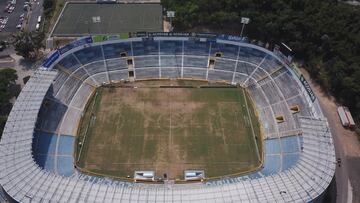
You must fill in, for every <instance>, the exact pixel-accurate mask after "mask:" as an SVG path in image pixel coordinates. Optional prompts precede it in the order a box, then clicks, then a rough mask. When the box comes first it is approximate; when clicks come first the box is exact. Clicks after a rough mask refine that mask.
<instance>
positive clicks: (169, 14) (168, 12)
mask: <svg viewBox="0 0 360 203" xmlns="http://www.w3.org/2000/svg"><path fill="white" fill-rule="evenodd" d="M166 16H167V17H168V18H169V19H170V32H172V31H173V29H174V27H173V26H172V19H173V18H175V11H167V12H166Z"/></svg>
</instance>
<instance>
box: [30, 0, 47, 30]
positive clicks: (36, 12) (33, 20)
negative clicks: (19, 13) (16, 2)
mask: <svg viewBox="0 0 360 203" xmlns="http://www.w3.org/2000/svg"><path fill="white" fill-rule="evenodd" d="M32 2H33V3H32V6H31V11H30V17H29V20H28V27H27V28H28V30H29V31H34V30H36V24H37V22H38V17H39V16H41V15H42V13H43V6H42V5H43V2H44V0H32ZM43 20H44V19H43V16H42V22H43Z"/></svg>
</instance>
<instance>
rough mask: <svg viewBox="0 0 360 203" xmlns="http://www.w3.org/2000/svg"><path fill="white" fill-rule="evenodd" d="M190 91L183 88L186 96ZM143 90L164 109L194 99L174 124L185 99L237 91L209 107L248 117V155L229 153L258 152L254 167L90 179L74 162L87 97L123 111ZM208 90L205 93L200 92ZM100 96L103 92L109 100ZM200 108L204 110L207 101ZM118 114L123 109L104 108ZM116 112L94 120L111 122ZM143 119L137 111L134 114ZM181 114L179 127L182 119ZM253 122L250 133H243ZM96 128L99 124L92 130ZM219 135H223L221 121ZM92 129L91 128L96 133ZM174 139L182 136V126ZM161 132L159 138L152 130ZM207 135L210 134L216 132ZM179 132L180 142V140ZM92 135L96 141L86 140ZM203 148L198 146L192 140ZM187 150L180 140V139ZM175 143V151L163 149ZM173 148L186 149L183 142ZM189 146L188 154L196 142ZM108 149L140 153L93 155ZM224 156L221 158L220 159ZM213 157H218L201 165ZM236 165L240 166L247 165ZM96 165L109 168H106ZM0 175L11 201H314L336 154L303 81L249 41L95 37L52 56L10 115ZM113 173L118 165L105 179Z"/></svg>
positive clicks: (184, 35) (155, 35)
mask: <svg viewBox="0 0 360 203" xmlns="http://www.w3.org/2000/svg"><path fill="white" fill-rule="evenodd" d="M183 81H185V82H183ZM189 83H190V84H191V88H189V87H185V86H186V85H188V84H189ZM198 83H200V85H199V84H198ZM144 84H145V86H146V87H148V86H149V84H155V86H157V87H158V88H154V89H155V90H152V91H151V93H153V92H154V91H158V92H159V91H160V93H161V96H160V97H157V99H156V101H154V103H156V102H162V100H169V101H170V102H168V103H166V104H169V103H172V101H175V99H174V98H179V97H180V96H183V95H186V94H190V93H187V92H185V91H191V95H192V96H193V97H191V98H192V99H193V100H181V102H179V101H177V100H176V102H177V103H179V104H181V106H180V105H179V106H178V107H176V108H175V107H174V108H170V107H169V109H172V110H176V112H175V114H174V116H173V117H171V116H170V118H177V117H175V115H178V114H179V115H180V113H178V114H176V113H177V112H179V111H183V107H184V108H185V107H187V105H186V104H187V102H189V101H191V102H193V103H194V105H193V106H197V105H198V104H197V103H196V102H194V101H197V100H196V98H199V97H200V99H201V97H203V96H199V97H196V94H200V95H203V94H204V93H203V91H204V90H208V91H210V93H209V94H207V95H205V96H206V98H209V97H211V95H210V94H215V95H216V96H218V95H225V96H224V98H225V97H226V98H227V96H229V95H230V96H229V97H232V95H234V94H232V93H231V94H230V93H228V94H225V93H224V92H226V91H229V92H233V91H236V92H237V94H236V95H240V93H238V92H242V91H243V92H244V93H243V94H241V95H242V96H240V97H241V98H242V100H243V101H244V102H236V101H239V100H231V101H230V102H229V101H227V100H226V101H225V99H224V101H225V102H224V101H223V100H221V101H219V102H218V103H217V104H214V105H219V104H222V103H226V104H229V105H230V104H231V105H230V106H221V108H215V107H214V109H216V112H217V113H216V115H217V116H218V114H221V112H226V111H227V112H231V110H232V109H234V110H233V111H234V112H235V113H234V114H231V115H232V116H228V118H230V119H231V118H235V116H239V114H244V115H247V116H248V117H246V116H244V121H243V122H244V126H247V127H246V128H245V129H246V130H247V131H246V132H251V131H249V126H251V128H252V132H253V133H244V135H246V136H248V137H249V140H250V141H249V143H252V145H251V147H248V148H249V149H252V150H251V151H252V152H242V151H239V148H236V149H234V150H229V151H234V152H238V153H239V154H238V155H239V157H242V156H241V153H248V154H247V156H246V157H245V158H248V157H249V156H250V154H254V153H255V156H254V157H255V158H256V157H257V159H250V158H248V159H241V160H240V158H239V157H237V156H235V158H239V159H234V160H238V161H239V160H240V161H241V162H243V161H244V160H250V161H253V160H256V161H254V162H253V163H254V164H253V167H250V168H249V167H242V166H243V165H241V166H238V167H235V169H234V171H236V170H238V169H239V168H242V169H241V170H240V171H239V173H235V172H234V171H230V170H229V171H225V172H224V171H221V172H214V173H213V174H214V175H211V174H210V175H209V177H207V171H208V170H209V171H211V167H210V168H208V167H206V166H207V165H209V164H204V165H186V164H185V165H183V168H180V169H181V171H182V170H191V169H194V170H197V169H198V170H205V178H204V179H202V181H196V182H193V181H190V182H189V181H184V180H179V179H183V178H184V177H181V176H179V173H174V175H172V173H171V172H170V173H169V177H170V178H171V180H168V181H161V182H156V181H154V182H153V181H150V182H146V183H145V182H135V181H133V178H134V177H124V178H119V177H123V176H126V175H127V174H128V173H130V172H127V173H121V171H120V172H117V173H114V172H113V171H107V172H106V173H105V172H103V171H104V168H101V167H100V168H99V167H95V169H97V170H91V167H90V169H89V168H84V165H86V164H84V165H82V164H79V162H78V158H79V150H80V149H81V146H82V145H83V146H86V145H85V143H87V142H86V139H84V136H83V135H89V134H91V133H85V134H81V132H83V131H84V127H83V126H87V125H86V123H89V122H90V123H91V122H92V121H88V122H86V117H87V116H86V115H87V114H89V115H90V114H91V115H92V114H93V113H92V112H91V113H88V112H89V111H88V109H89V108H90V107H91V106H96V105H95V104H93V103H96V98H95V99H94V97H95V96H94V95H97V93H96V92H97V91H98V90H99V89H101V88H103V89H104V90H103V93H101V94H102V97H97V98H100V99H99V100H101V102H100V103H102V102H103V99H104V98H105V99H106V97H111V96H112V95H114V94H116V95H117V96H116V97H115V96H114V97H113V98H110V99H107V101H111V100H112V99H113V100H114V101H115V103H116V105H119V103H120V104H121V103H122V102H129V103H131V102H132V101H138V100H126V99H128V98H129V97H131V96H134V95H131V94H134V93H133V92H135V93H136V95H135V96H138V94H143V92H141V91H145V90H146V89H145V88H142V87H141V85H144ZM184 84H185V85H184ZM194 84H196V85H194ZM207 85H209V86H213V87H214V88H212V87H206V88H202V87H203V86H207ZM194 86H196V87H195V88H194ZM225 86H226V87H225ZM159 87H165V88H159ZM174 87H175V88H174ZM106 88H107V89H106ZM218 88H219V89H218ZM143 89H145V90H143ZM183 89H186V90H183ZM175 90H176V91H175ZM216 90H217V92H216ZM105 91H108V92H110V93H108V95H107V96H106V95H105V94H104V92H105ZM126 91H131V92H132V93H131V92H130V93H126ZM114 92H115V93H114ZM123 92H124V93H123ZM169 92H172V93H171V94H170V93H169ZM176 92H180V93H179V94H177V93H176ZM184 92H185V93H184ZM214 92H215V93H214ZM218 92H220V93H218ZM160 93H159V94H160ZM122 94H125V96H122V97H121V99H119V97H120V96H118V95H122ZM194 94H195V96H194ZM128 95H130V96H128ZM179 95H180V96H179ZM246 95H248V96H246ZM135 96H134V97H135ZM205 96H204V97H205ZM159 98H160V99H159ZM194 98H195V99H194ZM170 99H174V100H170ZM93 101H95V102H93ZM141 101H143V100H141ZM200 102H202V103H206V102H205V101H204V100H200ZM144 103H145V101H144ZM91 104H93V105H91ZM105 104H108V103H105ZM236 105H241V107H237V106H236ZM244 105H245V107H244ZM252 105H253V108H252V107H251V106H252ZM134 106H135V104H134ZM144 106H145V105H144ZM189 106H190V105H189ZM198 106H199V105H198ZM242 107H244V110H243V109H242ZM99 108H102V106H101V105H100V107H99ZM115 108H121V106H115V107H114V108H113V109H115ZM134 108H135V107H134ZM152 108H154V106H152ZM187 108H190V107H187ZM229 108H230V109H229ZM237 108H238V109H237ZM113 109H110V110H108V111H105V110H104V111H103V112H105V113H104V114H111V112H112V111H113ZM209 109H210V108H209ZM142 110H146V109H145V108H144V107H143V108H142ZM191 110H192V112H197V110H198V109H195V110H194V109H190V110H189V111H191ZM184 111H185V110H184ZM214 111H215V110H214ZM123 112H124V111H120V113H123ZM166 112H167V111H166ZM236 112H238V113H239V114H237V113H236ZM224 114H225V113H224ZM96 115H99V114H96ZM128 115H130V114H126V115H125V118H124V119H125V120H126V116H128ZM144 115H145V114H144ZM148 115H149V114H146V116H148ZM181 115H184V116H185V118H187V117H186V116H187V115H188V114H186V113H184V114H181ZM191 115H193V114H191ZM229 115H230V114H229ZM251 115H252V116H251ZM241 116H243V115H241ZM221 118H225V117H221ZM132 119H136V120H132ZM211 119H212V118H211ZM252 119H253V121H254V122H253V124H249V122H250V123H251V120H252ZM90 120H91V119H90ZM99 120H101V119H99ZM128 120H129V122H130V121H132V122H131V123H132V124H131V125H129V126H127V128H129V129H135V128H136V127H134V126H136V124H141V122H140V121H141V119H140V118H139V117H136V116H133V117H128ZM220 120H221V119H220ZM162 121H164V122H169V118H168V117H165V118H164V119H159V122H160V123H161V122H162ZM173 121H179V122H180V121H181V120H176V119H174V120H173ZM170 122H171V119H170ZM256 122H259V124H258V125H259V130H256V128H255V130H254V126H256V125H257V124H256ZM93 123H95V124H99V123H100V124H101V122H100V121H99V122H98V121H94V122H93ZM134 123H135V124H134ZM246 123H247V124H246ZM100 124H99V125H100ZM214 125H215V124H214ZM253 125H254V126H253ZM104 126H105V128H104ZM160 126H162V125H160ZM219 126H220V127H219V129H220V131H221V130H224V129H225V128H226V126H227V124H226V123H225V124H219ZM97 127H98V125H96V126H95V127H94V129H97ZM175 127H176V125H174V124H171V125H170V127H168V128H166V130H169V129H170V131H171V130H172V129H175ZM200 127H201V126H200ZM205 127H209V125H206V126H205ZM139 128H140V127H139ZM85 129H86V127H85ZM121 129H126V128H121ZM136 129H137V128H136ZM159 130H162V129H159ZM200 130H201V132H212V131H203V129H202V128H200ZM85 131H86V130H85ZM95 131H96V130H93V132H95ZM97 131H103V132H104V134H105V133H108V132H107V131H106V125H102V128H100V130H99V129H98V130H97ZM145 131H146V132H148V131H150V130H149V129H143V130H142V131H139V132H140V133H139V132H136V133H133V134H136V135H141V133H142V132H145ZM179 131H188V129H187V128H180V129H179ZM116 132H118V131H116ZM159 132H161V131H155V133H159ZM174 132H175V130H174ZM190 132H197V131H190ZM214 132H218V131H217V130H216V129H215V130H214ZM108 134H109V133H108ZM110 134H111V133H110ZM129 134H131V133H130V132H129ZM165 134H166V133H165ZM182 134H183V133H179V136H181V135H182ZM190 134H191V133H190ZM220 134H221V133H220ZM249 134H250V135H249ZM79 136H80V137H79ZM81 136H82V137H81ZM90 137H96V136H95V134H92V136H90ZM90 137H89V139H90ZM190 137H191V136H190ZM215 137H216V136H215ZM79 138H82V139H79ZM103 138H104V137H100V139H99V140H97V142H99V143H100V144H103V145H102V146H101V147H98V145H88V148H89V147H90V151H91V150H92V149H94V150H98V151H96V152H97V153H95V155H96V154H101V152H102V150H104V151H105V150H106V147H107V146H106V145H105V144H107V145H108V144H111V142H104V143H101V141H102V139H103ZM250 138H254V139H250ZM142 139H143V137H142V136H137V139H136V140H135V141H136V142H132V141H129V143H130V144H132V145H133V146H135V145H134V143H138V142H141V140H142ZM214 139H215V138H214ZM224 139H225V141H230V142H236V141H233V140H227V139H228V137H225V138H224ZM139 140H140V141H139ZM173 140H175V138H173ZM204 140H206V139H201V141H204ZM209 140H212V138H209ZM166 141H167V140H166ZM185 141H186V142H187V143H189V140H185ZM179 142H180V141H179ZM194 142H195V141H194ZM237 142H239V140H237ZM174 143H176V142H175V141H172V142H171V144H174ZM190 143H192V142H190ZM204 143H206V144H208V143H211V145H210V146H211V148H222V143H221V142H217V141H216V140H215V141H214V142H210V141H209V142H204ZM214 143H215V145H214ZM249 143H247V144H249ZM104 145H105V146H104ZM144 145H145V144H144ZM249 145H250V144H249ZM79 146H80V147H79ZM119 146H122V147H124V146H125V145H119ZM155 146H158V145H155ZM171 146H173V145H171ZM178 146H182V147H185V146H186V144H185V145H178ZM191 146H195V147H193V148H196V146H197V145H191ZM85 148H86V147H85ZM108 148H110V147H108ZM254 148H257V150H254ZM206 150H208V151H209V150H211V149H208V148H206ZM88 151H89V149H88ZM208 151H207V152H208ZM224 151H226V150H224ZM85 152H86V149H84V153H85ZM113 152H115V153H118V152H119V153H118V154H117V155H118V156H115V157H121V156H122V155H123V154H124V153H125V154H126V153H134V154H139V155H138V156H135V158H134V157H133V156H131V157H132V158H134V160H136V159H137V158H139V157H142V154H141V153H139V152H133V151H126V150H122V151H116V150H115V151H109V153H110V154H109V153H104V154H102V155H101V156H102V158H103V159H104V158H106V157H111V153H113ZM89 153H90V152H89ZM89 153H88V154H89ZM121 153H122V154H121ZM186 153H190V152H189V151H187V152H186ZM209 153H211V152H209ZM209 153H204V154H202V156H206V155H207V154H209ZM221 153H223V151H221ZM90 154H91V153H90ZM256 154H257V156H256ZM95 155H94V156H95ZM229 156H232V155H229ZM142 158H143V157H142ZM223 158H224V160H225V159H226V160H227V158H228V156H227V155H225V156H223ZM242 158H244V157H242ZM216 159H218V158H217V157H215V158H214V159H209V160H210V161H212V160H216ZM151 161H152V160H151ZM185 161H188V159H185ZM255 162H256V164H255ZM102 163H103V162H102ZM244 163H245V166H247V164H249V163H250V162H244ZM104 164H105V168H106V166H107V165H106V162H104ZM224 164H225V166H222V165H221V164H218V165H216V167H227V168H231V167H229V166H230V165H226V164H227V162H224ZM120 165H121V164H120ZM0 167H1V168H0V185H1V186H2V187H3V190H4V193H5V194H6V196H8V197H9V198H11V199H13V200H15V201H16V202H315V201H318V200H321V198H322V194H323V193H324V191H325V190H326V189H327V187H328V186H329V184H330V182H331V181H332V179H333V176H334V173H335V151H334V144H333V141H332V136H331V133H330V130H329V126H328V123H327V120H326V118H325V117H324V115H323V114H322V111H321V108H320V105H319V102H318V101H317V99H316V97H315V95H314V93H313V92H312V91H311V88H310V87H309V85H308V84H307V82H306V80H305V79H304V77H303V76H302V75H299V73H298V72H296V70H294V69H292V68H291V67H290V66H289V65H288V64H287V63H286V61H285V60H284V59H283V58H282V57H281V56H280V55H279V54H278V53H276V52H272V51H269V50H267V49H264V48H262V47H259V46H256V45H253V44H249V43H246V42H244V41H242V39H241V38H237V37H234V36H226V35H207V34H194V33H152V34H151V33H147V34H146V35H141V34H140V35H138V36H133V37H132V38H128V39H116V38H114V37H108V38H106V39H105V38H104V40H103V41H101V40H100V41H96V42H95V41H94V40H93V38H92V37H84V38H80V39H78V40H77V41H74V42H71V43H70V44H67V45H65V46H64V47H61V48H59V49H58V50H55V51H54V52H53V53H51V54H50V55H49V56H48V58H47V59H46V60H45V61H44V63H43V64H42V66H41V67H39V68H38V70H37V71H36V72H35V74H34V75H33V76H32V77H31V79H30V80H29V81H28V83H27V84H26V85H25V87H24V88H23V90H22V92H21V93H20V95H19V96H18V98H17V101H16V103H15V105H14V106H13V109H12V111H11V113H10V115H9V118H8V121H7V123H6V126H5V129H4V133H3V137H2V140H1V145H0ZM198 167H199V168H198ZM108 168H111V167H110V166H109V167H108ZM159 168H160V169H159ZM164 168H171V166H166V167H164ZM120 169H124V167H120V168H115V169H114V170H120ZM127 170H129V171H131V170H146V171H155V174H156V176H162V175H163V174H162V173H163V172H164V170H162V169H161V167H157V168H156V169H155V168H152V165H147V168H142V166H140V167H139V166H134V167H130V168H127ZM99 171H102V172H99ZM159 173H160V174H159ZM211 173H212V172H211ZM130 175H131V176H132V175H133V174H130Z"/></svg>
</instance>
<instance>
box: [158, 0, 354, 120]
mask: <svg viewBox="0 0 360 203" xmlns="http://www.w3.org/2000/svg"><path fill="white" fill-rule="evenodd" d="M162 3H163V5H164V7H165V8H166V9H168V10H175V11H176V17H175V19H174V27H175V30H176V31H192V30H199V29H200V31H201V29H203V30H204V31H208V30H210V31H218V30H219V28H220V29H221V30H222V31H225V32H226V31H229V30H234V31H235V32H234V33H237V34H239V33H240V30H241V22H240V20H239V19H241V16H245V17H249V18H250V19H251V23H250V24H248V25H247V26H246V30H245V35H246V36H247V37H249V38H253V39H257V40H260V41H263V42H269V43H271V44H272V43H279V42H285V43H286V44H288V45H290V47H291V48H292V49H293V50H294V55H295V58H296V59H300V60H301V61H304V62H305V63H304V64H305V65H306V66H305V68H306V69H307V70H308V71H309V72H310V74H311V76H312V77H313V78H314V79H315V80H316V81H317V82H318V83H319V84H320V85H321V86H322V87H323V88H324V89H325V91H327V92H331V93H332V94H333V95H335V96H336V98H337V99H338V101H340V102H343V103H344V104H345V105H348V106H349V108H350V110H351V111H352V112H353V113H354V114H355V116H359V117H360V96H358V95H360V92H359V91H360V87H359V84H360V74H359V73H360V57H359V56H360V34H359V33H360V15H359V13H360V7H357V6H350V5H347V4H343V3H337V1H334V0H323V1H314V0H291V1H287V0H253V1H251V0H216V1H213V0H163V1H162ZM197 28H199V29H197ZM232 33H233V32H232ZM232 33H231V34H232Z"/></svg>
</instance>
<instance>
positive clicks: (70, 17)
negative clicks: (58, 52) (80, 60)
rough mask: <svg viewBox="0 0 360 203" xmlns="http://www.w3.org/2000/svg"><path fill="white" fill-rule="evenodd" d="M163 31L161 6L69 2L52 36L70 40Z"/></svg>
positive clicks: (154, 4) (153, 4) (151, 4)
mask: <svg viewBox="0 0 360 203" xmlns="http://www.w3.org/2000/svg"><path fill="white" fill-rule="evenodd" d="M162 30H163V23H162V6H161V5H160V4H158V3H142V4H96V3H78V2H71V3H70V2H69V3H67V4H66V5H65V7H64V9H63V11H62V13H61V15H60V17H59V19H58V21H57V24H56V25H55V27H54V30H53V32H52V34H51V35H52V36H69V37H71V36H82V35H89V34H91V35H94V34H119V33H128V32H143V31H145V32H160V31H162Z"/></svg>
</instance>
